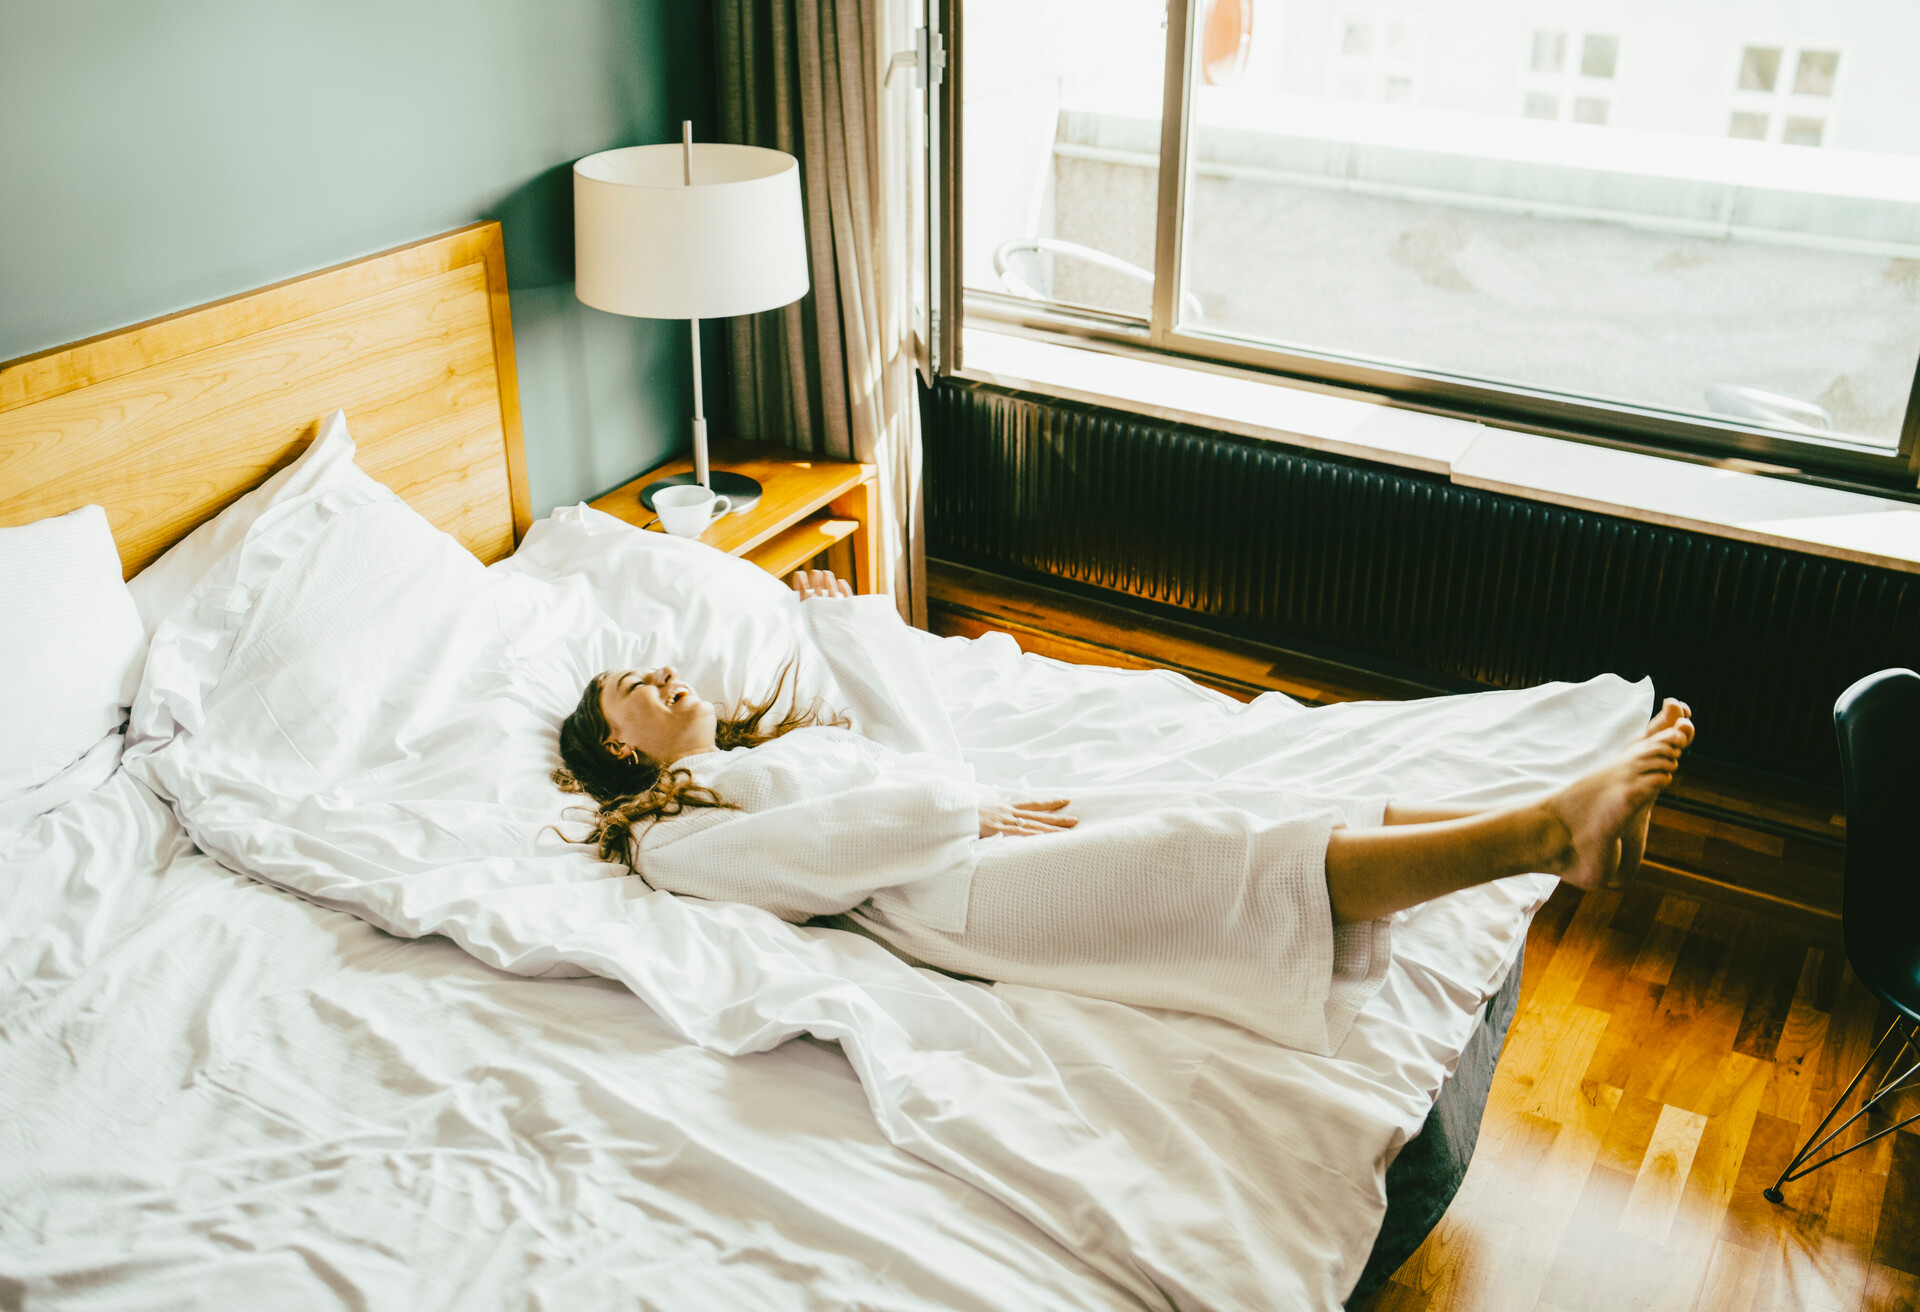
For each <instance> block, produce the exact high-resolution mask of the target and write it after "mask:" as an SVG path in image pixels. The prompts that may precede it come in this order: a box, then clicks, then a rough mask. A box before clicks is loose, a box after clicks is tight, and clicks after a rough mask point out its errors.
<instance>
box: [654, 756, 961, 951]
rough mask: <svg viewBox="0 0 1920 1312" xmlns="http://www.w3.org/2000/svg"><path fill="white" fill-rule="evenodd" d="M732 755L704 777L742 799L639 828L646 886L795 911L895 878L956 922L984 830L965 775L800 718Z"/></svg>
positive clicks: (935, 917) (797, 914) (885, 885)
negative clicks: (794, 729)
mask: <svg viewBox="0 0 1920 1312" xmlns="http://www.w3.org/2000/svg"><path fill="white" fill-rule="evenodd" d="M803 739H804V740H807V741H804V742H800V741H795V740H803ZM849 740H853V741H849ZM729 758H730V759H729V760H728V763H727V764H726V766H725V768H723V769H720V770H717V771H715V772H714V773H713V774H712V775H711V776H710V777H709V778H705V779H703V780H702V782H707V783H709V785H710V786H711V787H712V788H713V789H714V790H715V791H716V792H718V793H719V794H720V796H722V797H723V798H725V799H727V800H728V801H729V802H732V803H733V804H734V805H735V806H736V807H738V808H739V809H738V810H720V809H713V808H701V809H697V810H693V811H689V812H686V813H684V814H682V815H680V816H677V817H675V818H673V819H671V820H664V821H662V822H660V823H659V824H656V825H654V826H653V827H652V828H651V829H650V830H648V831H647V832H646V833H645V834H644V835H643V836H642V837H641V840H640V843H639V850H638V851H637V852H636V853H635V855H636V857H637V858H638V860H637V861H636V862H635V868H636V869H637V870H638V871H639V873H640V875H641V877H642V878H644V879H645V880H646V881H647V882H648V883H649V884H651V885H652V886H653V887H655V888H660V889H665V890H667V891H668V892H672V893H680V894H685V895H688V896H691V897H702V898H708V899H712V900H715V901H723V902H745V903H749V904H751V905H753V906H757V907H762V908H765V909H766V910H768V911H771V912H773V913H774V914H775V915H777V916H779V917H781V918H782V919H783V920H794V921H799V920H806V919H808V918H809V917H812V916H825V915H837V914H839V913H841V912H844V911H849V910H851V909H852V908H854V907H856V906H859V905H860V904H861V903H863V902H865V901H866V900H867V899H869V898H871V897H872V896H873V895H874V894H875V893H879V892H882V891H883V890H899V891H900V892H902V893H903V894H904V895H905V896H906V897H907V898H909V899H910V900H912V901H915V902H917V903H919V904H921V905H922V906H924V908H925V909H926V913H927V915H928V918H929V919H930V920H931V921H937V922H938V923H940V924H942V925H950V926H952V930H951V932H955V933H958V932H962V931H964V929H965V927H966V907H967V894H968V890H969V888H970V886H971V881H972V876H973V868H974V860H975V857H974V840H975V839H977V838H978V836H979V832H980V813H979V796H980V792H979V787H978V785H976V784H975V783H973V782H972V780H971V779H969V778H966V777H965V776H964V775H963V774H961V773H959V772H955V771H946V770H941V769H940V768H938V765H939V763H936V762H933V761H930V760H929V761H922V762H915V761H914V760H913V759H912V758H905V757H901V756H899V754H897V753H890V752H881V751H877V750H875V749H874V748H873V747H872V745H871V744H860V743H858V742H857V740H855V736H854V735H852V734H847V733H842V732H840V731H837V730H811V729H810V730H801V731H800V732H798V733H795V734H789V735H787V736H786V737H785V738H781V739H777V740H775V741H774V742H772V743H768V744H766V745H765V746H762V747H758V748H755V749H753V750H752V751H749V752H736V753H731V754H729ZM731 758H740V759H731ZM697 773H698V772H697Z"/></svg>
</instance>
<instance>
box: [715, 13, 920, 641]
mask: <svg viewBox="0 0 1920 1312" xmlns="http://www.w3.org/2000/svg"><path fill="white" fill-rule="evenodd" d="M912 45H913V34H912V31H911V29H910V28H909V27H908V5H907V3H906V0H716V3H715V6H714V55H715V62H716V64H717V65H718V69H717V73H718V77H717V79H716V82H717V98H718V101H719V110H720V124H719V127H720V136H721V138H722V139H723V140H726V141H732V142H739V143H742V144H746V145H754V146H769V147H772V148H773V149H775V150H783V151H786V152H787V153H788V154H790V155H794V156H796V157H797V158H798V159H799V161H800V176H801V182H802V195H803V199H804V203H805V208H806V220H807V242H808V249H809V253H810V256H811V264H812V281H813V287H812V290H811V291H810V292H808V294H807V295H806V297H805V298H803V299H802V300H800V301H799V302H798V303H796V304H794V305H789V306H787V307H785V308H784V309H779V310H771V311H768V312H767V313H765V314H759V315H748V316H741V317H739V318H736V319H732V320H729V321H728V323H727V330H726V331H727V334H728V339H729V350H730V364H731V368H730V370H729V378H730V384H731V388H732V400H733V417H734V420H733V421H734V428H735V431H736V434H737V435H738V436H740V437H743V438H750V439H758V440H765V441H774V442H783V443H785V444H786V445H788V446H792V447H797V448H799V449H800V450H803V451H812V452H815V453H818V454H820V455H825V456H835V457H839V458H842V459H854V460H862V461H867V462H869V463H872V464H874V465H877V466H878V467H879V469H880V503H881V549H880V554H881V571H882V579H881V582H880V588H881V590H882V591H889V590H890V591H891V592H892V593H893V596H894V599H895V601H896V603H897V604H898V605H899V607H900V613H901V615H902V616H903V617H905V618H906V619H907V620H909V621H910V622H912V623H916V624H921V625H924V624H925V623H926V597H925V576H926V568H925V558H924V556H923V554H922V549H921V536H922V535H921V533H920V524H921V504H920V417H919V406H918V402H917V398H916V395H915V389H914V367H913V321H912V280H911V269H912V265H911V263H910V261H911V259H912V258H913V251H914V248H915V241H916V238H915V234H914V233H913V231H912V227H911V216H912V214H913V209H912V205H911V199H912V198H911V193H910V191H909V187H910V186H911V185H912V176H913V173H912V163H913V157H912V153H911V152H912V142H913V141H914V140H915V136H914V123H915V119H914V117H913V116H915V115H917V114H918V113H919V112H920V111H919V104H918V101H917V99H916V95H917V93H916V91H915V90H914V87H913V78H912V77H911V76H910V75H905V76H900V77H896V78H895V79H894V84H893V86H892V87H891V88H888V87H886V86H885V71H886V66H887V61H888V58H889V56H890V55H891V54H892V52H893V51H895V50H899V49H903V48H911V47H912Z"/></svg>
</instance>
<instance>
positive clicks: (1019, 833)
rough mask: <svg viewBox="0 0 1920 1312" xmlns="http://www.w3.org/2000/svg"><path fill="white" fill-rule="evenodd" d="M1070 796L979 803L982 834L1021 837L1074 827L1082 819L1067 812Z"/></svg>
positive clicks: (981, 835)
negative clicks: (1032, 800) (1040, 799)
mask: <svg viewBox="0 0 1920 1312" xmlns="http://www.w3.org/2000/svg"><path fill="white" fill-rule="evenodd" d="M1066 805H1067V799H1066V798H1064V797H1062V798H1058V799H1056V800H1054V801H1051V802H991V801H986V800H982V801H981V803H980V837H982V838H996V837H999V836H1000V835H1003V834H1004V835H1005V836H1007V837H1009V838H1020V837H1025V836H1029V835H1033V834H1057V833H1059V832H1060V831H1061V830H1063V829H1071V828H1073V827H1074V826H1075V825H1077V824H1079V823H1080V822H1079V821H1078V820H1076V819H1074V818H1073V817H1072V816H1070V815H1067V814H1066V812H1065V809H1064V808H1065V807H1066Z"/></svg>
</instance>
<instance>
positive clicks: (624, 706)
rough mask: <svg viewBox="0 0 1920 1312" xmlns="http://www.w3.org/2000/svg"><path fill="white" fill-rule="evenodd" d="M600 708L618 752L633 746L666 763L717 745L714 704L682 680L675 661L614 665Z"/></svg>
mask: <svg viewBox="0 0 1920 1312" xmlns="http://www.w3.org/2000/svg"><path fill="white" fill-rule="evenodd" d="M600 710H601V712H602V713H603V714H604V715H605V716H606V717H607V727H608V728H609V729H610V730H612V732H613V742H612V743H611V744H609V745H610V746H612V747H613V749H614V750H615V751H616V752H618V751H620V750H621V749H622V748H623V747H631V748H633V749H634V750H635V751H637V752H639V753H640V754H641V755H642V756H645V757H647V758H648V759H649V760H651V761H653V762H655V763H656V764H659V765H663V766H665V765H671V764H673V763H674V762H675V761H677V760H679V759H680V758H681V757H683V756H698V755H699V754H700V753H701V752H710V751H712V750H713V728H714V713H713V707H712V706H711V705H709V704H708V703H706V702H704V701H702V700H701V699H700V698H699V696H698V695H696V694H695V693H694V691H693V689H691V688H689V687H688V686H687V685H686V684H684V683H681V682H679V681H678V680H677V678H676V677H675V675H674V672H673V666H671V665H662V666H661V667H660V668H659V669H657V670H609V671H608V672H607V674H606V677H605V679H604V681H603V682H602V683H601V686H600Z"/></svg>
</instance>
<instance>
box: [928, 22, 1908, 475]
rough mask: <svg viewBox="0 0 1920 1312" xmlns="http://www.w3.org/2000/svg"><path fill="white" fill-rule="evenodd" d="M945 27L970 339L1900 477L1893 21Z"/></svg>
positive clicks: (1904, 359)
mask: <svg viewBox="0 0 1920 1312" xmlns="http://www.w3.org/2000/svg"><path fill="white" fill-rule="evenodd" d="M953 2H954V3H956V4H958V5H959V6H960V7H961V22H960V23H959V25H958V36H957V46H956V52H955V53H956V57H957V59H958V61H959V65H960V69H961V77H960V92H959V95H960V97H961V99H960V103H958V104H957V105H956V106H955V109H956V111H957V112H958V113H959V115H960V118H961V121H962V129H961V139H962V142H963V150H964V156H963V158H961V159H959V160H956V161H950V162H949V165H948V168H949V170H950V171H951V182H952V185H954V186H956V187H958V189H959V195H960V198H961V204H960V207H959V210H960V219H959V228H960V236H959V244H958V247H957V250H956V255H957V258H958V261H959V271H958V275H957V276H958V278H959V280H960V282H961V284H962V285H963V287H964V289H965V295H964V297H963V304H962V307H961V309H962V313H963V314H964V315H965V316H967V318H968V321H969V322H973V323H976V324H979V323H991V322H995V321H1002V322H1005V321H1010V320H1018V321H1020V322H1022V323H1024V324H1026V325H1027V329H1028V330H1043V331H1049V332H1059V333H1063V334H1065V335H1068V336H1081V337H1086V336H1094V337H1098V338H1100V339H1102V340H1104V341H1106V342H1108V343H1111V344H1120V345H1126V344H1132V345H1134V346H1136V347H1138V348H1139V349H1142V350H1149V351H1157V352H1163V353H1165V352H1171V353H1174V354H1176V355H1180V356H1189V357H1200V358H1202V359H1211V360H1218V361H1223V362H1228V363H1233V364H1237V365H1243V366H1249V367H1253V368H1257V369H1268V370H1273V371H1277V372H1280V373H1284V374H1287V375H1291V376H1295V377H1303V378H1307V379H1311V380H1319V381H1323V382H1328V383H1333V384H1339V385H1347V386H1353V387H1358V388H1364V389H1368V390H1372V391H1380V392H1385V393H1388V394H1391V395H1395V396H1399V397H1402V398H1405V399H1408V400H1410V401H1413V402H1415V403H1417V404H1421V405H1426V406H1430V407H1432V408H1435V409H1439V410H1442V411H1447V412H1456V413H1462V414H1468V415H1473V416H1477V417H1484V418H1487V419H1491V420H1494V421H1499V422H1514V423H1518V424H1521V425H1523V426H1528V427H1533V428H1537V429H1540V430H1543V431H1552V432H1563V433H1566V434H1569V435H1571V436H1575V437H1583V436H1584V437H1589V438H1592V439H1594V440H1602V441H1616V442H1623V443H1626V444H1628V445H1632V446H1636V447H1639V448H1642V449H1670V450H1675V451H1681V452H1691V453H1701V454H1710V455H1712V454H1718V455H1735V456H1741V457H1744V458H1748V459H1751V460H1754V461H1758V462H1760V463H1762V464H1767V465H1774V466H1779V467H1783V468H1789V469H1801V470H1807V471H1812V472H1814V473H1818V474H1824V475H1826V476H1831V477H1838V478H1842V479H1846V480H1851V481H1856V482H1859V481H1866V482H1876V483H1879V484H1880V485H1883V486H1904V487H1907V488H1912V487H1914V486H1915V482H1916V469H1920V463H1917V462H1916V461H1915V460H1914V459H1913V447H1914V442H1915V438H1916V436H1920V420H1916V419H1915V418H1913V417H1911V416H1912V414H1913V413H1914V404H1913V403H1914V397H1915V390H1916V389H1915V382H1916V370H1917V369H1920V78H1916V77H1914V76H1913V70H1912V63H1911V52H1912V51H1914V50H1916V49H1920V5H1912V4H1908V3H1905V2H1904V0H1832V3H1829V4H1826V5H1823V6H1821V7H1820V10H1819V13H1818V21H1819V24H1820V26H1819V30H1817V31H1812V30H1810V31H1806V32H1784V33H1781V34H1779V35H1777V36H1775V35H1765V36H1756V35H1755V34H1754V33H1753V32H1752V31H1751V30H1747V29H1745V28H1744V27H1743V25H1742V24H1741V22H1740V19H1741V11H1740V10H1739V9H1738V8H1737V7H1729V6H1727V5H1725V4H1723V3H1719V2H1718V0H1661V2H1660V3H1652V0H1621V2H1620V3H1616V4H1608V5H1601V4H1597V3H1595V4H1591V5H1587V6H1584V7H1580V6H1575V7H1569V8H1568V9H1565V10H1562V11H1560V12H1562V13H1565V14H1566V15H1567V17H1566V20H1565V21H1563V22H1543V21H1542V20H1541V19H1540V18H1539V17H1538V14H1539V12H1540V11H1539V10H1538V9H1537V8H1535V7H1532V6H1516V5H1513V4H1511V3H1507V2H1506V0H1401V3H1399V4H1396V5H1392V6H1382V5H1364V4H1362V5H1356V4H1351V3H1343V2H1342V0H1253V2H1252V4H1251V5H1241V6H1239V7H1238V8H1237V10H1236V12H1235V13H1234V14H1232V15H1229V17H1230V18H1231V19H1233V21H1235V22H1239V23H1241V24H1242V25H1243V26H1245V27H1247V30H1248V31H1249V32H1250V37H1249V38H1248V39H1247V40H1246V41H1245V43H1244V58H1243V59H1241V60H1240V61H1239V62H1238V63H1237V64H1236V65H1235V68H1236V70H1237V71H1236V72H1235V74H1234V75H1233V76H1231V77H1225V78H1217V79H1216V80H1218V81H1219V83H1220V84H1218V85H1214V84H1212V82H1211V81H1210V80H1209V79H1210V77H1214V76H1215V75H1213V74H1208V75H1207V76H1203V75H1202V72H1201V70H1200V67H1199V58H1198V46H1199V40H1198V36H1197V35H1194V36H1191V37H1190V36H1189V32H1188V27H1189V26H1190V27H1191V29H1192V31H1193V33H1195V34H1197V33H1199V32H1200V31H1202V30H1203V29H1204V26H1205V24H1206V23H1207V22H1208V21H1209V19H1215V18H1216V16H1215V15H1213V13H1212V10H1213V6H1214V4H1215V3H1216V0H953ZM1170 16H1171V17H1173V18H1174V19H1176V20H1178V21H1174V22H1170V21H1169V17H1170ZM1249 17H1250V24H1249V23H1248V19H1249ZM1228 35H1232V34H1231V33H1229V34H1228ZM1169 42H1173V43H1175V49H1174V58H1173V59H1172V61H1171V63H1170V62H1169V58H1168V43H1169ZM1188 49H1191V51H1192V57H1191V59H1190V60H1188V61H1184V67H1185V69H1186V71H1185V72H1182V73H1181V79H1182V80H1181V81H1180V82H1179V83H1177V84H1176V85H1175V86H1174V87H1173V88H1172V94H1171V95H1169V94H1168V85H1167V82H1168V70H1169V69H1170V68H1171V69H1174V70H1180V69H1182V68H1183V60H1182V58H1181V52H1182V51H1183V50H1188ZM1843 94H1844V96H1845V99H1846V102H1847V107H1848V113H1847V114H1846V115H1845V116H1842V115H1840V114H1839V113H1838V112H1837V111H1838V107H1839V105H1840V101H1841V98H1842V95H1843ZM1173 112H1177V113H1178V114H1179V115H1180V118H1179V120H1178V122H1177V125H1176V130H1173V131H1165V132H1163V128H1164V127H1167V126H1168V123H1167V115H1168V114H1169V113H1173ZM1597 126H1604V127H1605V129H1606V130H1605V131H1603V132H1601V131H1595V130H1594V129H1595V127H1597ZM1812 147H1817V149H1811V148H1812ZM1168 152H1171V153H1168Z"/></svg>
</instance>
